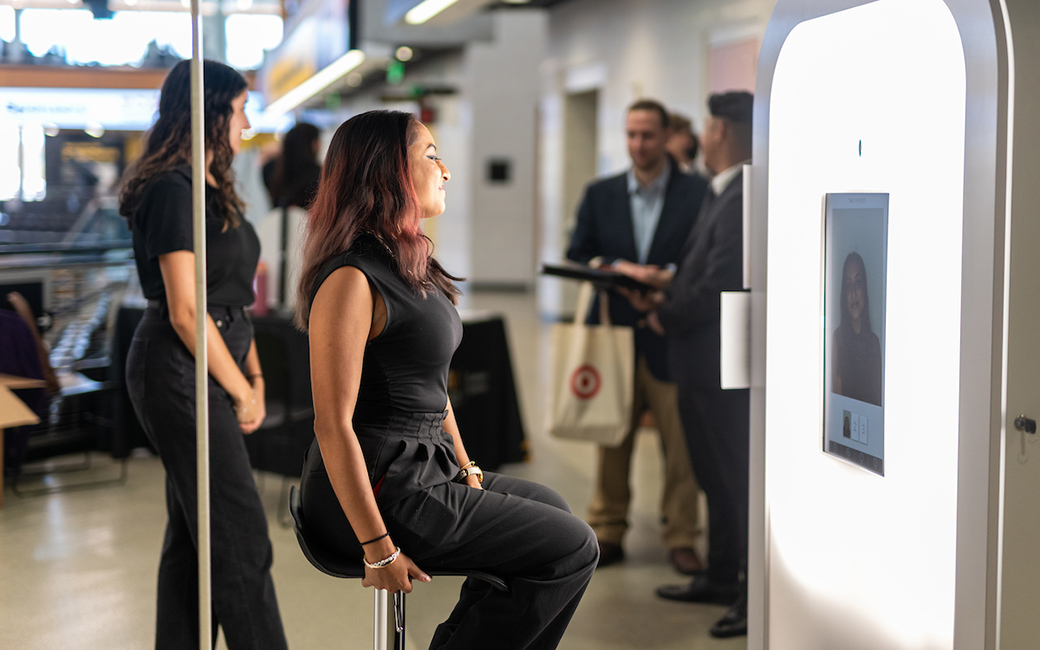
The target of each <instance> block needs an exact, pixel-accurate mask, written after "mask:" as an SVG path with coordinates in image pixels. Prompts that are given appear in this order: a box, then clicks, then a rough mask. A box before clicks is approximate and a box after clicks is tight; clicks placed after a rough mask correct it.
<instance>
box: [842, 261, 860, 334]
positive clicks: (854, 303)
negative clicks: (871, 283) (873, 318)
mask: <svg viewBox="0 0 1040 650" xmlns="http://www.w3.org/2000/svg"><path fill="white" fill-rule="evenodd" d="M864 289H865V285H864V278H863V269H862V268H860V265H859V264H849V268H848V269H847V270H846V271H845V279H844V281H843V282H842V291H843V293H844V295H845V307H846V308H847V309H848V310H849V316H852V319H853V320H854V321H855V322H857V323H858V322H859V320H860V318H861V317H862V316H863V304H864V302H865V301H864V297H865V296H864Z"/></svg>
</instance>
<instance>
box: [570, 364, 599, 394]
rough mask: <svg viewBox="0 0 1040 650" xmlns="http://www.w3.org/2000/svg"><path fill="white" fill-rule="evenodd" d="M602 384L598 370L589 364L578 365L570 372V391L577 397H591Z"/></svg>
mask: <svg viewBox="0 0 1040 650" xmlns="http://www.w3.org/2000/svg"><path fill="white" fill-rule="evenodd" d="M602 385H603V381H602V380H601V379H600V376H599V371H598V370H596V368H595V367H594V366H590V365H589V364H585V365H583V366H578V367H577V369H575V371H574V373H573V374H571V392H572V393H574V394H575V395H576V396H577V397H578V398H579V399H592V398H593V397H595V396H596V393H598V392H599V389H600V387H601V386H602Z"/></svg>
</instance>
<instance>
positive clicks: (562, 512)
mask: <svg viewBox="0 0 1040 650" xmlns="http://www.w3.org/2000/svg"><path fill="white" fill-rule="evenodd" d="M483 488H484V489H483V490H476V489H474V488H471V487H469V486H466V485H463V484H461V483H442V484H440V485H436V486H433V487H431V488H426V489H424V490H421V491H419V492H416V493H414V494H412V495H411V496H409V497H406V498H405V499H403V500H401V501H399V502H397V503H393V504H391V505H388V506H385V507H381V512H382V515H383V520H384V522H385V523H386V527H387V530H388V531H389V533H390V536H391V537H392V538H393V540H394V543H395V544H396V545H398V546H400V547H401V550H402V552H404V553H405V554H406V555H408V556H409V557H410V558H412V560H413V561H414V562H415V563H416V565H418V567H419V568H420V569H424V570H427V571H430V570H435V569H479V570H481V571H486V572H488V573H491V574H493V575H497V576H499V577H502V578H503V579H505V581H506V583H507V584H508V585H509V593H503V592H501V591H498V590H497V589H495V588H493V587H491V586H490V585H488V584H487V583H485V582H483V581H481V580H476V579H472V578H471V579H467V580H466V581H465V582H464V583H463V585H462V593H461V596H460V598H459V602H458V604H457V605H456V606H455V609H454V611H453V612H452V613H451V616H449V617H448V620H447V621H445V622H444V623H442V624H441V625H439V626H438V627H437V631H436V633H435V634H434V637H433V640H432V642H431V643H430V648H431V650H433V649H437V650H448V649H455V648H458V649H462V648H466V649H472V648H496V649H497V650H521V649H528V648H531V649H538V650H551V649H552V648H556V646H557V645H558V644H559V642H560V639H561V638H562V637H563V633H564V631H566V629H567V624H568V623H569V622H570V619H571V616H573V614H574V610H575V609H576V608H577V606H578V602H579V601H580V600H581V597H582V595H583V594H584V593H585V587H586V586H587V585H588V583H589V580H590V579H591V578H592V573H593V571H594V570H595V568H596V562H597V561H598V560H599V547H598V545H597V543H596V535H595V533H593V532H592V529H591V528H589V526H588V524H586V523H585V522H584V521H582V520H581V519H579V518H578V517H575V516H574V515H572V514H571V511H570V507H569V506H568V505H567V502H566V501H564V500H563V497H561V496H560V495H558V494H557V493H556V492H554V491H552V490H550V489H549V488H547V487H544V486H542V485H539V484H537V483H532V482H530V481H525V480H523V479H518V478H514V477H511V476H505V475H502V474H492V473H490V472H486V473H485V474H484V484H483ZM301 500H302V502H303V511H304V517H305V519H306V521H307V525H308V527H310V528H312V529H315V534H316V535H317V536H318V537H319V538H320V540H321V542H322V543H323V544H324V545H326V546H328V547H329V548H340V549H342V551H343V553H344V554H345V555H347V556H349V557H354V558H357V559H358V560H360V559H361V557H362V555H363V551H362V549H361V546H360V544H359V542H358V539H357V537H355V536H354V534H353V532H352V531H351V529H350V525H349V523H348V522H347V519H346V516H344V514H343V510H342V509H341V508H340V506H339V503H338V501H337V500H336V496H335V493H334V492H333V491H332V487H331V485H330V484H329V479H328V475H327V474H326V472H325V467H324V465H323V464H322V462H321V454H320V452H319V450H318V446H317V444H312V445H311V448H310V450H309V451H308V455H307V460H306V462H305V464H304V470H303V480H302V485H301ZM435 579H436V578H435Z"/></svg>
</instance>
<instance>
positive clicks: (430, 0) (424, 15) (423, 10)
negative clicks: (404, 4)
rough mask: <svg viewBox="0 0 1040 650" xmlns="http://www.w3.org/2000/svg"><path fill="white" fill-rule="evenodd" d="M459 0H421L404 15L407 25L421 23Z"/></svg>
mask: <svg viewBox="0 0 1040 650" xmlns="http://www.w3.org/2000/svg"><path fill="white" fill-rule="evenodd" d="M458 1H459V0H423V2H420V3H419V4H417V5H415V6H414V7H412V8H411V9H410V10H409V11H408V13H406V14H405V15H404V22H406V23H408V24H409V25H421V24H423V23H425V22H426V21H427V20H429V19H431V18H433V17H434V16H436V15H437V14H439V13H440V12H442V11H444V10H445V9H447V8H448V7H450V6H452V5H453V4H455V3H456V2H458Z"/></svg>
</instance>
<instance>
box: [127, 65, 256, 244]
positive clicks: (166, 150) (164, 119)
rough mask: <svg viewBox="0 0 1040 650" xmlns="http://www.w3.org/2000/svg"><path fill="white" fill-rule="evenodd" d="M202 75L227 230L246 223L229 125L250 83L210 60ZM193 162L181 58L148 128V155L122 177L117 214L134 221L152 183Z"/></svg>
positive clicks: (187, 69) (187, 84)
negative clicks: (234, 103) (235, 102)
mask: <svg viewBox="0 0 1040 650" xmlns="http://www.w3.org/2000/svg"><path fill="white" fill-rule="evenodd" d="M202 74H203V78H204V79H205V85H206V90H205V93H204V98H203V104H204V111H205V129H206V132H205V138H206V148H207V150H209V151H212V153H213V162H212V163H211V164H210V166H209V171H210V174H212V175H213V178H214V180H216V182H217V190H218V197H219V198H218V199H217V200H218V201H219V203H220V204H221V207H222V208H223V212H224V219H225V228H227V227H231V228H237V227H238V226H239V225H240V224H241V223H242V209H243V203H242V199H241V198H239V196H238V193H237V192H235V173H234V170H232V169H231V162H232V160H233V159H234V157H235V152H234V150H233V149H232V148H231V142H230V139H229V137H228V128H229V125H230V123H231V115H232V113H233V110H234V109H233V108H232V106H231V102H232V101H233V100H234V99H235V98H236V97H238V96H239V95H241V94H242V92H243V91H244V90H246V88H248V87H249V84H248V83H246V80H245V78H243V77H242V75H241V74H239V73H238V72H237V71H235V70H234V69H233V68H230V67H228V66H226V65H224V64H223V63H218V62H216V61H210V60H208V59H207V60H206V61H204V62H203V71H202ZM190 164H191V61H181V62H179V63H178V64H177V65H175V66H173V69H172V70H170V73H169V74H167V75H166V80H165V81H163V85H162V92H161V93H160V96H159V119H158V120H156V122H155V125H154V126H153V127H152V128H151V129H150V130H149V131H148V134H147V136H146V138H145V147H144V153H143V154H141V157H140V158H138V159H137V160H136V161H135V162H134V163H133V165H131V166H130V168H129V169H127V171H126V173H125V174H124V175H123V188H122V191H121V193H120V195H119V213H120V214H121V215H123V216H124V217H126V220H127V222H128V223H131V224H132V221H133V216H134V212H136V211H137V208H138V207H139V206H140V205H141V197H142V195H143V193H144V189H145V187H146V186H147V185H148V183H149V181H151V180H152V179H153V178H155V176H156V175H158V174H161V173H162V172H164V171H167V170H169V169H172V168H174V167H177V166H180V165H190Z"/></svg>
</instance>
